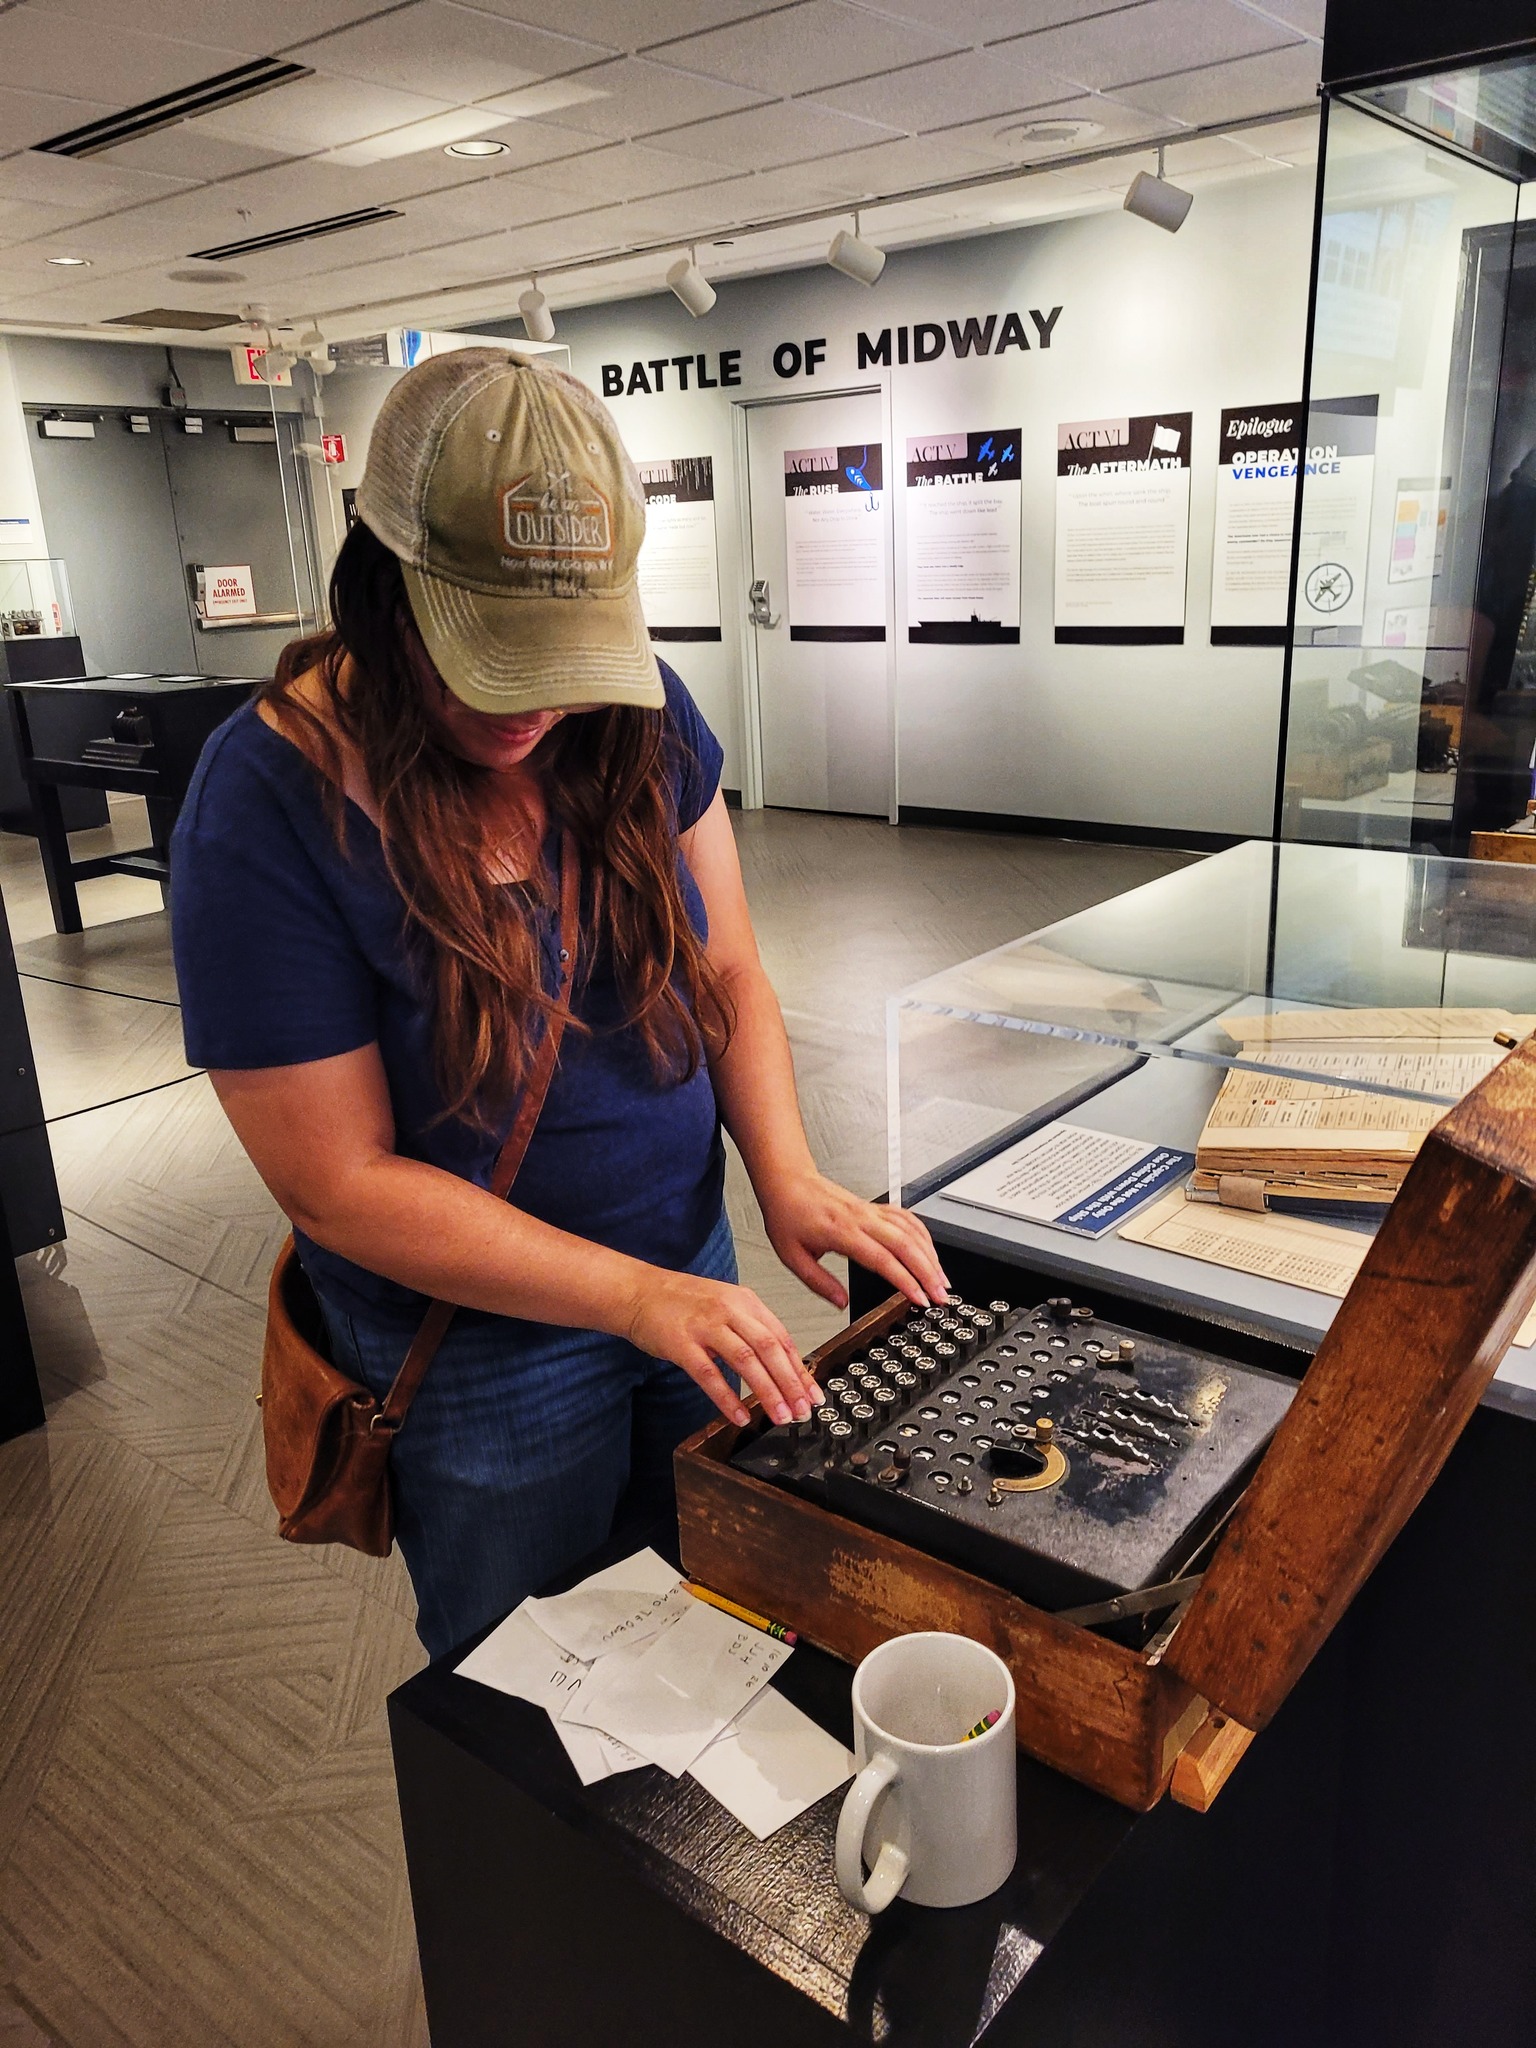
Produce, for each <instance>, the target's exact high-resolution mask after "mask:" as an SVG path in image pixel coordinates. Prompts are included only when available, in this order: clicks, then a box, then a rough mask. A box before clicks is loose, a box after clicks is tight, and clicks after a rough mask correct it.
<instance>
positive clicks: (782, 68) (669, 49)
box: [663, 0, 955, 93]
mask: <svg viewBox="0 0 1536 2048" xmlns="http://www.w3.org/2000/svg"><path fill="white" fill-rule="evenodd" d="M954 47H955V39H954V38H953V37H951V36H945V35H941V34H937V33H936V32H935V31H934V30H932V29H927V28H917V27H915V26H913V25H912V24H911V23H905V22H898V21H888V20H886V19H884V18H883V17H882V16H880V15H876V14H866V13H865V12H863V10H862V9H860V8H857V7H848V6H845V5H844V4H843V0H800V4H799V5H798V6H794V7H782V8H777V9H775V10H774V11H773V12H772V13H768V14H759V15H757V16H755V17H754V18H753V19H751V20H749V21H739V22H736V23H734V24H733V25H732V26H731V27H730V28H720V29H714V30H712V31H711V32H710V33H709V34H708V35H702V36H689V37H687V38H686V39H684V40H683V41H681V42H675V43H668V44H667V46H666V49H665V52H664V53H663V54H664V55H665V57H666V59H667V62H668V63H669V64H676V65H677V66H678V67H679V68H680V69H681V70H684V71H699V72H702V73H703V74H704V75H705V76H706V77H709V78H723V79H726V80H728V81H729V82H730V83H731V84H732V85H741V86H746V87H747V88H749V89H750V90H751V91H754V92H778V93H799V92H811V91H814V90H815V89H817V88H818V87H822V86H829V85H838V84H841V82H842V81H843V80H844V79H848V78H862V77H864V76H865V75H866V74H867V73H869V72H872V71H890V70H892V69H894V68H895V67H896V66H897V65H901V64H915V63H919V62H921V60H922V59H923V58H924V57H937V56H940V55H942V54H943V53H944V52H945V51H947V50H952V49H953V48H954Z"/></svg>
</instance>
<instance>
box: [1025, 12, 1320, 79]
mask: <svg viewBox="0 0 1536 2048" xmlns="http://www.w3.org/2000/svg"><path fill="white" fill-rule="evenodd" d="M1290 38H1291V31H1290V30H1288V29H1284V28H1279V27H1277V26H1276V24H1275V23H1274V22H1270V21H1263V20H1261V19H1260V18H1259V16H1257V15H1255V14H1250V13H1248V12H1247V11H1246V10H1245V9H1244V8H1241V7H1237V6H1231V5H1228V4H1227V0H1214V4H1213V0H1141V4H1140V5H1139V6H1135V7H1124V8H1121V9H1120V10H1119V11H1118V12H1117V13H1115V14H1109V15H1102V16H1099V17H1097V18H1096V19H1094V20H1091V21H1078V22H1072V23H1069V24H1067V25H1066V26H1064V27H1061V28H1050V29H1043V30H1040V31H1038V32H1037V33H1035V34H1033V35H1028V36H1024V37H1022V38H1021V39H1020V40H1019V41H1018V42H1012V43H1004V44H1003V45H1002V46H1001V47H1002V48H1003V50H1005V51H1007V52H1008V53H1010V54H1015V53H1017V54H1019V55H1022V56H1026V57H1027V58H1028V59H1029V60H1030V61H1031V62H1033V63H1039V64H1044V65H1046V66H1048V67H1049V68H1051V69H1052V70H1055V71H1059V72H1061V73H1062V74H1063V75H1064V76H1066V77H1068V78H1072V79H1075V80H1076V81H1077V83H1078V84H1079V85H1088V86H1093V87H1095V88H1097V89H1098V90H1100V91H1103V90H1106V89H1108V88H1109V87H1112V86H1117V85H1126V84H1129V83H1130V82H1132V81H1133V80H1139V79H1144V78H1163V77H1165V76H1167V75H1168V74H1169V73H1171V72H1175V71H1187V70H1188V69H1189V68H1190V66H1191V65H1195V64H1215V63H1220V62H1222V61H1224V60H1225V59H1227V58H1230V57H1244V56H1247V55H1249V54H1250V53H1251V52H1254V51H1258V50H1268V49H1273V48H1275V47H1276V45H1278V44H1282V43H1284V42H1286V41H1288V40H1290Z"/></svg>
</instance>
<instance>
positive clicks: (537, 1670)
mask: <svg viewBox="0 0 1536 2048" xmlns="http://www.w3.org/2000/svg"><path fill="white" fill-rule="evenodd" d="M533 1605H534V1603H533V1601H531V1600H525V1601H524V1602H523V1604H522V1606H521V1607H517V1608H514V1609H513V1611H512V1613H511V1614H509V1615H508V1616H507V1618H506V1620H505V1621H504V1622H503V1623H502V1624H501V1626H500V1627H499V1628H494V1629H492V1630H491V1633H490V1634H489V1635H488V1636H487V1637H486V1639H485V1641H484V1642H483V1643H481V1644H479V1645H478V1646H477V1647H476V1648H475V1649H473V1650H471V1651H470V1653H469V1655H468V1656H467V1657H466V1658H465V1659H464V1661H463V1662H462V1663H461V1664H457V1665H455V1666H454V1669H455V1670H456V1671H457V1672H458V1674H459V1676H460V1677H461V1678H473V1679H474V1680H475V1681H476V1682H477V1683H478V1684H480V1685H489V1686H492V1687H494V1688H495V1690H496V1691H497V1692H506V1693H510V1694H511V1695H512V1697H513V1698H514V1699H519V1700H528V1701H530V1702H531V1703H532V1705H534V1706H536V1707H543V1708H544V1710H545V1711H546V1713H547V1714H548V1715H549V1717H550V1719H551V1720H552V1721H553V1722H554V1724H555V1733H556V1734H557V1735H558V1736H559V1738H560V1740H561V1742H562V1743H564V1745H565V1751H566V1754H567V1756H569V1758H570V1760H571V1762H572V1763H573V1764H574V1765H575V1767H576V1775H577V1776H578V1777H579V1778H580V1779H581V1782H582V1783H583V1785H594V1784H596V1783H597V1782H598V1780H599V1779H600V1778H611V1777H613V1776H614V1774H615V1773H616V1772H619V1771H635V1770H639V1769H640V1767H641V1766H642V1765H643V1764H644V1762H645V1758H644V1757H643V1756H637V1755H636V1754H635V1752H634V1751H633V1750H632V1749H626V1748H625V1746H624V1744H623V1743H622V1742H615V1741H614V1740H613V1738H612V1737H611V1736H608V1735H600V1734H599V1733H598V1732H597V1730H596V1729H595V1728H578V1727H576V1726H575V1725H574V1723H573V1724H571V1725H570V1726H566V1725H563V1724H562V1722H561V1721H560V1718H559V1717H560V1714H561V1712H562V1711H563V1709H564V1708H565V1707H566V1706H567V1705H568V1704H569V1702H570V1701H571V1700H573V1699H574V1698H575V1697H576V1695H577V1694H578V1693H579V1692H580V1690H581V1688H582V1686H583V1684H584V1683H585V1681H586V1679H587V1677H588V1675H589V1673H590V1672H591V1671H592V1669H593V1666H592V1665H591V1664H586V1663H583V1662H582V1660H581V1659H580V1658H579V1657H573V1656H572V1655H571V1653H570V1651H569V1650H562V1649H561V1647H560V1645H559V1644H558V1643H557V1642H555V1641H553V1640H552V1638H551V1637H549V1636H547V1635H545V1633H544V1631H543V1629H541V1628H540V1627H539V1625H538V1623H537V1622H536V1621H535V1620H534V1619H533V1616H532V1614H531V1613H530V1611H529V1610H530V1609H531V1608H532V1606H533Z"/></svg>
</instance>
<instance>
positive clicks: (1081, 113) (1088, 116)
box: [934, 93, 1175, 164]
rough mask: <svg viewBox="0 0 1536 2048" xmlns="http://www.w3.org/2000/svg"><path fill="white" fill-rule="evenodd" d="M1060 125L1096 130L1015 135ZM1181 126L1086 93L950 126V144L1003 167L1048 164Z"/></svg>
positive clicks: (946, 136) (947, 137) (947, 139)
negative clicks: (1058, 135)
mask: <svg viewBox="0 0 1536 2048" xmlns="http://www.w3.org/2000/svg"><path fill="white" fill-rule="evenodd" d="M1057 122H1061V123H1071V124H1072V125H1074V126H1077V125H1078V124H1082V125H1083V127H1084V128H1089V127H1090V126H1091V132H1086V133H1081V134H1079V135H1077V136H1068V137H1065V138H1063V139H1062V140H1060V141H1055V142H1052V141H1049V140H1045V141H1040V140H1037V139H1035V138H1033V137H1030V136H1026V135H1019V134H1017V133H1016V132H1015V131H1016V130H1018V129H1020V128H1033V127H1035V126H1036V125H1038V124H1044V125H1047V126H1050V125H1053V124H1055V123H1057ZM1174 125H1175V124H1174V123H1173V122H1171V121H1170V120H1169V119H1168V117H1167V116H1166V115H1162V114H1154V113H1151V112H1149V111H1147V110H1145V109H1143V108H1141V107H1132V106H1127V105H1125V104H1124V103H1123V101H1122V100H1121V99H1118V98H1117V99H1108V98H1106V97H1105V96H1104V95H1103V94H1102V93H1084V94H1081V95H1080V96H1079V97H1078V98H1076V99H1070V100H1055V101H1053V102H1052V103H1051V104H1050V105H1049V106H1044V107H1030V108H1028V109H1026V111H1025V112H1024V113H1022V114H1020V115H1017V116H1015V117H1012V118H1010V117H1008V116H1006V115H1005V116H1004V117H1003V119H1001V120H998V119H997V118H996V117H995V116H994V117H993V118H992V119H990V120H986V121H969V122H966V123H965V124H964V125H963V126H961V127H957V128H946V129H944V131H943V134H942V137H935V138H934V139H935V140H940V139H942V140H943V141H945V142H963V143H965V144H967V145H968V146H969V147H970V148H972V149H978V150H980V151H982V153H983V154H984V155H987V156H991V157H993V158H994V159H996V161H998V162H999V163H1030V164H1033V163H1048V162H1049V161H1050V159H1051V158H1052V157H1053V156H1078V155H1080V154H1081V153H1082V152H1083V151H1084V150H1088V149H1107V148H1110V147H1112V146H1113V145H1114V144H1115V143H1117V142H1136V141H1139V140H1140V138H1141V137H1142V136H1143V135H1164V134H1166V133H1167V132H1168V131H1169V129H1170V128H1172V127H1173V126H1174Z"/></svg>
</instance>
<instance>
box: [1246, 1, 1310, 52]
mask: <svg viewBox="0 0 1536 2048" xmlns="http://www.w3.org/2000/svg"><path fill="white" fill-rule="evenodd" d="M1253 11H1254V13H1255V14H1267V15H1268V16H1269V18H1270V20H1271V21H1280V22H1284V24H1285V26H1286V27H1287V28H1294V29H1296V30H1297V31H1299V33H1300V34H1302V35H1304V36H1313V37H1315V38H1316V40H1317V41H1319V42H1321V41H1322V37H1323V16H1324V15H1325V14H1326V13H1327V11H1328V0H1262V5H1259V6H1256V7H1255V8H1254V10H1253Z"/></svg>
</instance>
